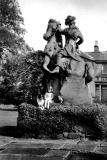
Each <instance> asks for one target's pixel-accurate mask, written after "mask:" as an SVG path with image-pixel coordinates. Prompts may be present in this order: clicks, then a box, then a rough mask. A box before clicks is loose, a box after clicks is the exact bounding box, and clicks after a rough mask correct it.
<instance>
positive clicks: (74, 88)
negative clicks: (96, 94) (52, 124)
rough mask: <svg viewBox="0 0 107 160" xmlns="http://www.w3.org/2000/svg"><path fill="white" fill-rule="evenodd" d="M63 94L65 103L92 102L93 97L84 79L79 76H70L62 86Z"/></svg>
mask: <svg viewBox="0 0 107 160" xmlns="http://www.w3.org/2000/svg"><path fill="white" fill-rule="evenodd" d="M61 95H62V97H63V99H64V102H65V103H72V104H85V103H89V104H90V103H92V98H91V96H90V92H89V89H88V87H87V86H86V85H85V82H84V79H83V78H81V77H77V76H74V75H73V76H70V77H68V78H67V79H66V81H65V82H64V84H63V86H62V88H61Z"/></svg>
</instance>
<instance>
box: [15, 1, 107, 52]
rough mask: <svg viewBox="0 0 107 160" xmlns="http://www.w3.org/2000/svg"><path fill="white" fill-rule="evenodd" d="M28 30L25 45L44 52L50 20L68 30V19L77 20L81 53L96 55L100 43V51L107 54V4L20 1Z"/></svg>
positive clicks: (96, 2)
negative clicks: (44, 37) (69, 16)
mask: <svg viewBox="0 0 107 160" xmlns="http://www.w3.org/2000/svg"><path fill="white" fill-rule="evenodd" d="M18 2H19V5H20V9H21V11H22V16H23V17H24V24H25V28H26V30H27V33H26V34H25V40H26V42H27V43H28V44H29V45H30V46H31V47H33V48H34V49H35V50H44V47H45V45H46V41H45V40H44V39H43V34H44V33H45V32H46V28H47V24H48V20H49V19H50V18H53V19H56V20H58V21H60V22H61V26H62V29H64V28H65V27H66V26H65V19H66V17H67V15H72V16H75V17H76V26H77V27H79V29H80V31H81V32H82V34H83V37H84V42H83V43H82V44H81V45H80V50H81V51H85V52H88V51H93V50H94V44H95V41H96V40H97V41H98V44H99V49H100V50H101V51H106V50H107V40H106V39H107V0H18Z"/></svg>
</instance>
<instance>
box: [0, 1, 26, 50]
mask: <svg viewBox="0 0 107 160" xmlns="http://www.w3.org/2000/svg"><path fill="white" fill-rule="evenodd" d="M23 23H24V19H23V17H22V13H21V11H20V7H19V4H18V2H17V0H0V45H1V46H2V47H6V48H7V49H9V50H11V51H13V52H14V50H17V48H21V46H22V45H23V44H24V43H25V42H24V40H23V35H24V33H25V29H24V28H23V27H22V26H23Z"/></svg>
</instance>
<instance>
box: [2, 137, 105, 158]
mask: <svg viewBox="0 0 107 160" xmlns="http://www.w3.org/2000/svg"><path fill="white" fill-rule="evenodd" d="M0 142H1V143H0V160H97V159H100V160H107V142H104V141H88V140H85V139H83V140H40V139H37V140H36V139H14V138H12V137H10V138H8V137H7V138H6V137H1V139H0Z"/></svg>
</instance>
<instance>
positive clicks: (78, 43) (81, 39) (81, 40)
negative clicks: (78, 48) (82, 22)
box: [76, 30, 84, 45]
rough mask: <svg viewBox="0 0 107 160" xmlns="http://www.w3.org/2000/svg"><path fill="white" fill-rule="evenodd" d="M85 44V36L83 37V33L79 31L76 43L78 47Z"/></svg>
mask: <svg viewBox="0 0 107 160" xmlns="http://www.w3.org/2000/svg"><path fill="white" fill-rule="evenodd" d="M83 42H84V38H83V35H82V33H81V32H80V31H79V30H78V31H77V42H76V44H77V45H80V44H82V43H83Z"/></svg>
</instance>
